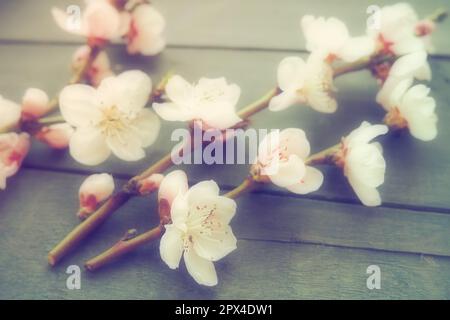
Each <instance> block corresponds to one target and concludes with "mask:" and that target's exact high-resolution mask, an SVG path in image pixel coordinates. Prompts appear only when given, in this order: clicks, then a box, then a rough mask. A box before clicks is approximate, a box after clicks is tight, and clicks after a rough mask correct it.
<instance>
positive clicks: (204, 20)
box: [0, 0, 450, 55]
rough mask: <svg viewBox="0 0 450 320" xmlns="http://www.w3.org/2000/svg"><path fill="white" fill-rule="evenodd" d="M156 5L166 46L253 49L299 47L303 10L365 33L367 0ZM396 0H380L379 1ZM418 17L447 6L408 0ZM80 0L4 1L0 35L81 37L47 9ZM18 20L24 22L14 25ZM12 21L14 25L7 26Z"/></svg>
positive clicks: (447, 50) (442, 1) (440, 40)
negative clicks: (163, 21) (63, 28)
mask: <svg viewBox="0 0 450 320" xmlns="http://www.w3.org/2000/svg"><path fill="white" fill-rule="evenodd" d="M152 2H153V3H154V5H155V7H156V8H157V9H158V10H160V11H161V12H162V14H163V15H164V16H165V18H166V20H167V39H168V43H169V45H171V46H187V47H193V46H206V47H221V48H255V49H284V50H304V49H305V42H304V39H303V36H302V33H301V30H300V27H299V23H300V19H301V17H302V16H303V15H305V14H313V15H320V16H326V17H328V16H335V17H337V18H340V19H342V20H343V21H345V23H346V24H347V25H348V28H349V30H350V32H351V33H352V34H353V35H361V34H363V33H364V32H365V29H366V24H367V18H368V14H367V13H366V10H367V8H368V7H369V6H370V5H373V4H374V2H373V1H370V0H338V1H336V0H325V1H298V0H281V1H273V0H246V1H241V0H227V1H221V0H193V1H179V0H155V1H152ZM396 2H400V1H392V0H379V1H377V2H376V5H378V6H384V5H388V4H392V3H396ZM407 2H408V3H411V4H412V5H413V6H414V8H415V9H416V10H417V12H418V14H419V15H420V16H421V17H424V16H426V15H428V14H430V13H432V12H434V10H435V9H437V8H441V7H447V8H448V7H449V3H448V1H446V0H428V1H420V0H410V1H407ZM80 3H81V4H82V1H81V0H44V1H43V0H40V1H31V0H4V1H2V2H1V3H0V11H1V12H7V13H8V14H3V15H2V19H1V20H0V39H9V40H11V39H12V40H33V41H64V42H80V39H79V38H77V37H74V36H70V35H68V34H66V33H64V32H63V31H61V30H58V27H57V26H56V24H55V23H54V22H53V21H52V19H51V16H50V8H51V7H53V6H57V7H59V8H62V9H64V8H66V7H67V6H69V5H73V4H80ZM17 21H27V24H20V23H19V24H18V23H17ZM13 25H14V28H12V27H11V26H13ZM449 27H450V21H449V20H447V21H446V22H445V23H444V24H442V27H441V28H440V30H438V31H437V32H436V33H435V34H434V42H435V43H436V44H438V46H437V48H436V54H444V55H450V41H449V39H448V37H447V34H446V32H445V30H448V29H449Z"/></svg>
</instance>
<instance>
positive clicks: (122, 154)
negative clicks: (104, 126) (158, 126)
mask: <svg viewBox="0 0 450 320" xmlns="http://www.w3.org/2000/svg"><path fill="white" fill-rule="evenodd" d="M106 143H107V144H108V147H109V148H110V149H111V151H112V152H113V153H114V155H115V156H116V157H118V158H119V159H122V160H124V161H138V160H140V159H142V158H144V157H145V151H144V149H143V148H142V142H141V137H140V136H139V135H137V134H136V133H135V132H134V131H131V130H123V131H120V132H118V133H117V134H114V135H108V136H107V137H106Z"/></svg>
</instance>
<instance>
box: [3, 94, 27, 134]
mask: <svg viewBox="0 0 450 320" xmlns="http://www.w3.org/2000/svg"><path fill="white" fill-rule="evenodd" d="M21 113H22V108H21V107H20V105H18V104H17V103H15V102H13V101H10V100H6V99H4V98H3V97H2V96H0V133H1V132H6V131H9V130H10V129H13V128H14V127H16V126H17V125H18V124H19V121H20V115H21Z"/></svg>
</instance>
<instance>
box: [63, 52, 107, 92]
mask: <svg viewBox="0 0 450 320" xmlns="http://www.w3.org/2000/svg"><path fill="white" fill-rule="evenodd" d="M90 53H91V48H90V47H89V46H87V45H86V46H82V47H80V48H78V49H77V51H75V53H74V55H73V57H72V69H73V70H74V71H76V70H79V69H80V68H82V67H83V65H84V64H85V63H86V60H87V59H88V57H89V55H90ZM85 74H86V76H85V77H86V81H87V82H88V83H89V84H91V85H93V86H95V87H97V86H98V85H99V84H100V82H101V81H102V80H103V79H104V78H107V77H110V76H113V75H114V73H113V72H112V71H111V64H110V62H109V58H108V55H107V54H106V52H105V51H102V52H100V53H99V54H98V55H97V57H96V59H95V60H94V61H93V62H92V64H91V66H90V67H89V68H88V70H86V73H85Z"/></svg>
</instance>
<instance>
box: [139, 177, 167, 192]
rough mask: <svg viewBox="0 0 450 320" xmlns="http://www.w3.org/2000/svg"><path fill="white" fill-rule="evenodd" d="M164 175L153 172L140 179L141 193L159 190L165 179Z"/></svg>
mask: <svg viewBox="0 0 450 320" xmlns="http://www.w3.org/2000/svg"><path fill="white" fill-rule="evenodd" d="M163 179H164V176H163V175H162V174H159V173H156V174H152V175H151V176H150V177H148V178H146V179H143V180H141V181H139V183H138V191H139V193H140V194H141V195H145V194H150V193H152V192H154V191H155V190H157V189H158V188H159V186H160V184H161V182H162V181H163Z"/></svg>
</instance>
